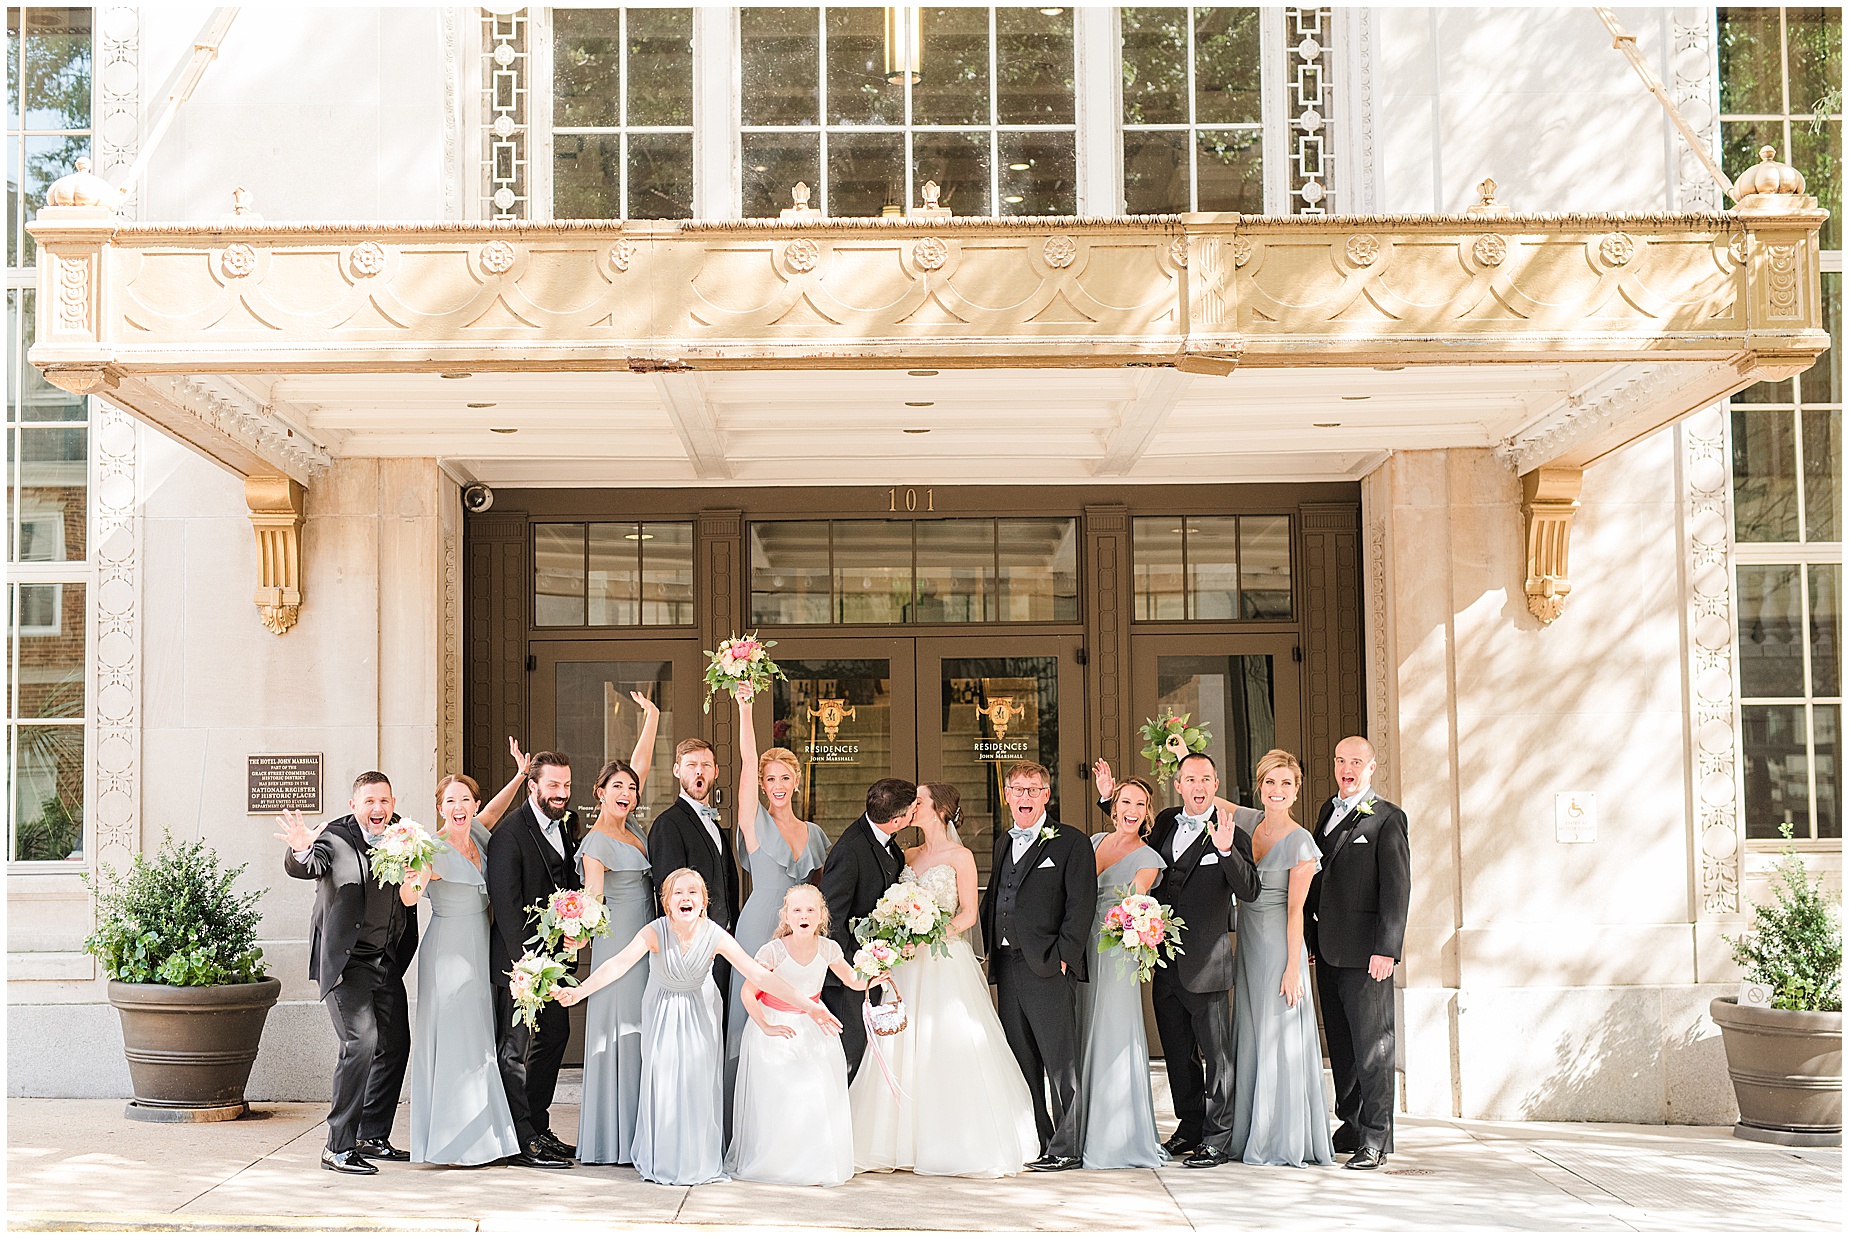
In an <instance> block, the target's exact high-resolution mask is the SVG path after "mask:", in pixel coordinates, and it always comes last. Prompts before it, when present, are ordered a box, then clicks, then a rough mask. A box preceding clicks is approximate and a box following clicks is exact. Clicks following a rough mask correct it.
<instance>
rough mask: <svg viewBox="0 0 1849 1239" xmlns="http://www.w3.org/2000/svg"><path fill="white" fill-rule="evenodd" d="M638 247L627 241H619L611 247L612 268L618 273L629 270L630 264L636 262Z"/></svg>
mask: <svg viewBox="0 0 1849 1239" xmlns="http://www.w3.org/2000/svg"><path fill="white" fill-rule="evenodd" d="M635 257H636V247H635V246H633V245H631V244H630V243H629V242H627V241H618V242H617V243H616V244H615V245H612V246H611V247H610V266H611V267H612V268H613V269H615V270H617V271H627V270H629V264H630V263H632V262H634V261H635Z"/></svg>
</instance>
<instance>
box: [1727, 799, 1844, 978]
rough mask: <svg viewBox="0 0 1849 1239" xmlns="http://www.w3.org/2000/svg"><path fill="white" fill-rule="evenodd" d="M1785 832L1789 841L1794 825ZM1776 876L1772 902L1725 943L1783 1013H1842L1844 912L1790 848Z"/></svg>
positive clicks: (1773, 878) (1779, 864)
mask: <svg viewBox="0 0 1849 1239" xmlns="http://www.w3.org/2000/svg"><path fill="white" fill-rule="evenodd" d="M1782 833H1783V834H1784V836H1785V838H1786V839H1787V840H1789V839H1790V838H1791V827H1790V826H1786V827H1785V828H1784V830H1783V831H1782ZM1772 872H1773V877H1772V902H1771V903H1765V904H1760V905H1759V906H1757V907H1756V908H1754V909H1753V923H1752V925H1751V927H1750V928H1748V930H1747V931H1746V932H1745V933H1744V934H1742V935H1740V936H1739V937H1738V938H1729V939H1727V942H1728V945H1730V946H1732V947H1733V958H1734V962H1735V963H1737V964H1740V965H1741V966H1742V967H1744V968H1745V969H1746V978H1747V980H1749V981H1754V982H1757V983H1759V984H1761V985H1769V986H1771V987H1772V1005H1773V1006H1774V1007H1775V1008H1777V1009H1778V1010H1780V1011H1841V1010H1842V1009H1843V992H1842V979H1843V935H1842V921H1841V909H1840V907H1839V906H1838V905H1837V903H1835V902H1834V901H1832V900H1831V899H1830V898H1829V896H1828V895H1827V894H1826V893H1825V891H1824V889H1823V879H1821V878H1816V879H1813V878H1812V877H1811V875H1810V872H1809V870H1807V869H1806V868H1805V867H1804V858H1803V857H1801V856H1799V855H1798V850H1797V849H1796V848H1794V847H1790V846H1787V847H1786V848H1785V850H1784V852H1783V854H1782V855H1781V856H1780V857H1779V861H1778V865H1777V866H1776V867H1775V868H1774V869H1773V871H1772Z"/></svg>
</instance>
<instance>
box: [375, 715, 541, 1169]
mask: <svg viewBox="0 0 1849 1239" xmlns="http://www.w3.org/2000/svg"><path fill="white" fill-rule="evenodd" d="M507 747H508V750H509V751H510V752H511V753H512V754H513V758H514V777H513V778H512V779H510V780H508V783H507V786H505V787H503V788H502V789H501V790H500V791H499V792H496V793H495V796H494V799H493V800H490V801H489V802H488V803H487V804H485V805H482V804H480V796H481V791H480V789H479V788H478V787H477V786H476V783H475V780H474V779H471V778H470V777H469V776H468V775H466V774H449V775H445V776H443V779H442V780H441V781H440V782H439V783H438V784H437V816H438V825H437V830H436V835H437V838H438V839H439V840H440V841H441V843H442V845H443V846H442V848H441V849H440V850H439V851H438V853H437V855H436V859H435V860H433V861H432V862H431V864H430V867H429V868H428V869H423V870H419V871H417V872H416V873H413V874H411V875H410V876H409V877H408V878H406V879H405V881H404V883H403V885H401V886H400V887H399V888H398V897H399V898H400V899H401V900H402V901H403V902H404V904H405V906H407V907H410V906H412V905H415V904H416V903H417V900H418V897H419V896H420V895H422V896H423V897H425V898H427V899H429V900H430V927H429V929H427V930H426V931H425V932H424V939H423V942H422V944H421V946H420V949H419V950H418V953H417V1028H416V1034H415V1043H414V1046H413V1051H412V1055H411V1160H412V1161H414V1162H433V1163H436V1164H439V1165H448V1166H479V1165H482V1164H484V1163H486V1162H492V1161H499V1160H500V1159H501V1158H503V1157H511V1158H513V1159H514V1160H515V1161H521V1160H522V1159H523V1158H524V1156H525V1155H524V1154H522V1153H521V1152H520V1142H519V1140H518V1138H516V1136H515V1135H514V1120H513V1116H512V1114H511V1113H510V1112H509V1110H508V1108H507V1094H506V1092H505V1091H504V1090H503V1089H502V1087H501V1072H500V1069H499V1068H498V1067H497V1066H496V1065H495V1035H494V979H493V978H492V977H490V976H489V975H488V884H487V881H486V880H485V879H484V878H483V877H482V849H483V848H485V847H486V846H487V845H488V838H489V832H490V831H492V830H493V829H494V827H495V826H496V825H498V824H499V822H500V820H501V817H502V815H503V814H505V813H506V812H507V809H508V806H509V805H511V804H513V802H514V798H515V797H516V796H517V795H519V792H520V789H521V788H522V787H523V786H525V784H526V775H527V766H528V758H527V755H526V754H525V753H523V752H521V751H520V746H519V744H518V743H516V742H515V741H514V740H512V739H509V740H508V742H507ZM478 806H479V807H478Z"/></svg>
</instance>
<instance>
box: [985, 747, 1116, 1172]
mask: <svg viewBox="0 0 1849 1239" xmlns="http://www.w3.org/2000/svg"><path fill="white" fill-rule="evenodd" d="M1002 793H1003V795H1004V797H1005V798H1006V799H1007V801H1008V814H1009V817H1010V818H1011V819H1012V822H1013V826H1012V829H1010V830H1009V831H1007V833H1005V834H1003V835H1002V836H1001V837H1000V838H999V839H997V840H996V841H995V862H994V866H993V868H991V870H990V871H989V874H990V876H989V889H988V891H987V892H986V893H985V894H984V895H983V898H982V932H983V935H984V938H985V940H986V941H987V942H988V943H989V979H990V980H991V981H993V982H994V983H995V985H996V986H997V987H998V995H997V997H998V999H999V1001H998V1004H997V1006H998V1014H999V1015H1000V1016H1001V1022H1002V1032H1003V1033H1004V1034H1005V1035H1006V1036H1007V1038H1008V1048H1009V1049H1010V1050H1011V1051H1013V1053H1014V1058H1015V1061H1016V1062H1018V1063H1019V1064H1020V1065H1021V1074H1022V1075H1024V1076H1025V1077H1026V1078H1027V1091H1028V1092H1029V1093H1031V1094H1033V1098H1034V1124H1035V1126H1036V1127H1037V1128H1038V1129H1039V1133H1040V1156H1039V1158H1037V1159H1036V1160H1034V1161H1032V1162H1029V1163H1028V1166H1029V1168H1030V1169H1033V1170H1073V1169H1076V1168H1077V1167H1078V1165H1079V1159H1080V1154H1081V1151H1082V1150H1081V1143H1082V1141H1083V1139H1084V1132H1082V1131H1081V1130H1080V1122H1081V1118H1080V1114H1079V1108H1078V1094H1079V1035H1078V987H1079V983H1080V982H1082V981H1084V980H1085V979H1086V975H1085V967H1086V962H1087V960H1088V959H1089V958H1090V945H1091V930H1092V911H1093V906H1094V905H1095V904H1096V902H1097V897H1098V875H1097V871H1096V868H1095V866H1094V864H1093V861H1092V850H1091V843H1090V841H1089V840H1087V839H1086V837H1085V836H1084V835H1083V834H1082V833H1080V832H1079V831H1077V830H1075V829H1073V828H1072V827H1070V826H1066V825H1064V824H1062V823H1060V822H1057V821H1054V820H1053V819H1052V816H1051V815H1050V814H1049V813H1048V812H1047V804H1048V802H1049V801H1050V800H1051V799H1052V795H1053V780H1052V774H1051V772H1049V771H1048V770H1047V768H1046V767H1045V766H1042V765H1040V764H1039V763H1038V762H1017V763H1015V764H1014V765H1013V766H1011V767H1009V769H1008V773H1007V776H1006V777H1005V778H1004V779H1003V780H1002ZM1049 1091H1050V1092H1051V1094H1052V1101H1053V1105H1052V1110H1051V1113H1049V1112H1048V1109H1047V1094H1048V1092H1049Z"/></svg>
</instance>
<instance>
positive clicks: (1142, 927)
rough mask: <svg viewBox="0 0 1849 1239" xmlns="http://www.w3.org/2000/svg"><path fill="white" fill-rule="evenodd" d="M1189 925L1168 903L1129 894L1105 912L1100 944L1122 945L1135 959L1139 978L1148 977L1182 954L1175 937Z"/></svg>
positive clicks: (1104, 946)
mask: <svg viewBox="0 0 1849 1239" xmlns="http://www.w3.org/2000/svg"><path fill="white" fill-rule="evenodd" d="M1186 928H1187V925H1186V923H1184V922H1183V921H1182V919H1181V918H1180V917H1179V916H1176V915H1175V910H1174V909H1173V908H1171V907H1169V906H1168V905H1167V904H1165V903H1159V902H1157V901H1156V900H1154V899H1152V898H1150V897H1149V896H1148V895H1133V894H1126V895H1124V897H1123V898H1122V899H1120V900H1118V901H1117V902H1116V903H1114V904H1112V905H1111V907H1110V909H1109V910H1108V911H1107V912H1105V914H1104V927H1103V928H1102V929H1100V930H1099V931H1098V946H1099V948H1100V949H1105V948H1109V947H1113V946H1115V947H1120V948H1122V950H1123V952H1124V954H1126V955H1128V956H1129V957H1130V958H1131V959H1133V960H1135V961H1136V979H1137V980H1138V981H1139V982H1140V981H1147V980H1149V978H1150V977H1152V976H1154V975H1155V974H1156V969H1157V968H1166V967H1168V961H1169V960H1171V959H1174V958H1175V957H1176V956H1177V955H1179V954H1181V944H1180V943H1179V942H1177V941H1176V938H1177V937H1179V936H1180V933H1181V931H1182V930H1184V929H1186Z"/></svg>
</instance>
